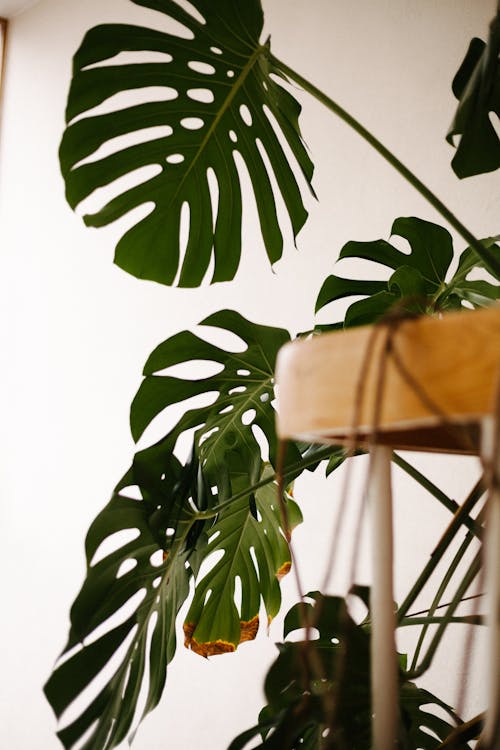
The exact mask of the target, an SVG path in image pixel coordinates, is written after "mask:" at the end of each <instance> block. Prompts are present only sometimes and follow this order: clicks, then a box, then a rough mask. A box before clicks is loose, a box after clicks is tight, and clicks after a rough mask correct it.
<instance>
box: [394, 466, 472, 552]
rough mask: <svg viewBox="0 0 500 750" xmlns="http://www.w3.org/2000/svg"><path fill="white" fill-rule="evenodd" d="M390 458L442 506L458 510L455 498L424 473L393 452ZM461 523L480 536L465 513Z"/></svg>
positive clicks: (450, 509) (453, 511)
mask: <svg viewBox="0 0 500 750" xmlns="http://www.w3.org/2000/svg"><path fill="white" fill-rule="evenodd" d="M392 460H393V463H395V464H396V466H399V468H400V469H402V470H403V471H404V472H406V473H407V474H408V475H409V476H410V477H412V479H414V480H415V481H416V482H418V483H419V484H420V486H421V487H423V488H424V489H426V490H427V492H429V493H430V494H431V495H432V496H433V497H435V498H436V500H438V501H439V502H440V503H441V505H444V507H445V508H447V509H448V510H449V511H450V512H451V513H453V514H455V513H456V512H457V511H458V509H459V508H460V506H459V504H458V503H457V502H456V500H452V499H451V498H449V497H448V495H445V493H444V492H443V491H442V490H440V489H439V487H437V486H436V485H435V484H434V483H433V482H431V481H430V479H427V477H426V476H424V474H422V473H421V472H420V471H419V470H418V469H416V468H415V467H414V466H412V465H411V464H409V463H408V461H405V459H404V458H402V456H400V455H399V454H397V453H393V454H392ZM462 523H463V524H464V526H467V528H468V529H469V530H470V531H473V532H474V533H475V535H476V536H477V537H481V533H482V531H481V526H480V524H478V523H477V522H476V521H474V519H473V518H471V517H470V516H468V515H466V516H465V518H463V520H462Z"/></svg>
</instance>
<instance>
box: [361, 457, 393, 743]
mask: <svg viewBox="0 0 500 750" xmlns="http://www.w3.org/2000/svg"><path fill="white" fill-rule="evenodd" d="M391 454H392V450H391V448H389V447H386V446H378V445H377V446H374V447H373V448H372V449H371V451H370V478H369V488H368V500H369V504H370V508H371V519H370V520H371V524H370V525H371V538H372V567H373V582H372V591H371V610H372V645H371V680H372V682H371V684H372V713H373V726H372V736H373V741H372V745H373V748H374V750H390V749H391V748H394V747H395V746H396V739H397V734H396V732H397V717H398V712H399V707H398V666H397V655H396V641H395V635H394V629H395V614H394V595H393V583H392V578H393V534H392V490H391Z"/></svg>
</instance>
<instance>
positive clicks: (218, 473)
mask: <svg viewBox="0 0 500 750" xmlns="http://www.w3.org/2000/svg"><path fill="white" fill-rule="evenodd" d="M201 325H203V326H214V327H217V328H221V329H224V330H226V331H229V332H231V333H233V334H236V335H237V336H239V337H240V339H242V341H243V342H244V343H245V344H246V349H245V350H244V351H243V352H238V353H233V352H230V351H227V350H225V349H223V348H222V347H219V346H216V345H214V344H210V343H208V342H207V341H205V340H203V339H202V338H200V337H199V336H196V335H195V334H193V333H191V332H190V331H183V332H181V333H179V334H176V335H175V336H172V337H171V338H169V339H167V340H166V341H164V342H163V343H162V344H160V345H159V346H158V347H157V348H156V349H155V350H154V352H153V353H152V354H151V356H150V357H149V359H148V361H147V362H146V366H145V368H144V374H145V376H146V377H145V379H144V381H143V383H142V385H141V386H140V388H139V391H138V392H137V395H136V397H135V398H134V401H133V403H132V408H131V417H130V421H131V427H132V434H133V436H134V438H135V439H138V438H139V437H140V436H141V434H142V433H143V431H144V430H145V428H146V427H147V425H148V424H149V423H150V422H151V420H152V419H153V418H154V417H155V416H156V415H157V414H159V413H160V412H161V411H162V410H163V409H165V407H167V406H170V405H171V404H175V403H179V402H181V401H183V400H185V399H187V398H190V397H192V396H198V395H202V394H207V393H214V394H216V400H215V401H214V403H213V404H212V405H210V406H202V407H198V408H194V409H191V410H189V411H187V412H186V413H185V414H184V415H183V416H182V417H181V418H180V419H179V420H178V422H177V423H176V424H175V425H174V426H173V427H172V428H171V429H170V430H169V431H168V433H167V434H166V436H165V437H164V438H163V439H162V440H161V441H160V442H159V443H157V444H156V445H154V446H152V447H151V448H149V449H146V450H144V451H141V452H140V453H139V454H137V456H136V459H135V462H134V463H135V467H136V479H137V480H138V481H139V483H140V484H141V485H142V483H143V482H146V483H147V482H154V478H155V476H156V477H158V475H161V473H162V468H161V460H162V459H161V457H162V456H163V455H167V456H168V455H169V454H170V453H171V452H172V450H173V448H174V446H175V443H176V441H177V438H178V437H179V435H181V434H182V433H183V432H185V431H186V430H188V429H191V428H193V427H198V428H199V429H198V431H197V433H196V445H197V451H198V455H199V459H200V463H201V465H202V467H203V474H204V476H205V477H206V478H207V481H209V482H210V483H211V484H212V485H214V486H216V487H217V489H218V495H219V501H221V500H224V499H226V498H227V497H228V496H229V495H230V494H231V473H232V469H231V466H232V465H233V463H234V462H235V461H236V463H237V466H238V472H239V471H241V467H242V466H243V465H245V466H246V471H247V474H248V476H250V475H251V474H252V473H254V472H255V470H257V472H258V471H260V462H261V448H260V446H259V443H258V441H257V438H256V437H255V434H254V432H253V430H252V427H253V425H256V426H257V427H259V428H260V430H262V435H264V437H265V439H266V440H267V443H268V446H269V455H270V460H271V463H273V465H274V464H275V461H276V452H277V438H276V429H275V411H274V407H273V400H274V367H275V361H276V355H277V353H278V350H279V349H280V347H281V346H282V345H283V344H285V343H286V342H287V341H289V340H290V336H289V334H288V332H287V331H285V330H283V329H281V328H273V327H270V326H260V325H257V324H255V323H251V322H249V321H248V320H246V319H245V318H243V317H242V316H241V315H240V314H239V313H236V312H234V311H231V310H223V311H220V312H218V313H215V314H214V315H211V316H210V317H208V318H206V319H205V320H204V321H203V322H202V324H201ZM191 360H206V361H207V362H212V363H218V364H219V365H221V366H222V369H221V371H220V372H218V373H217V374H215V375H211V376H209V377H205V378H201V379H198V380H186V379H183V378H178V377H173V376H170V375H168V374H162V375H158V374H156V373H158V372H160V371H162V370H165V369H166V368H168V367H171V366H172V365H177V364H180V363H183V362H189V361H191ZM299 459H300V451H299V450H298V448H297V447H296V446H294V445H290V446H289V449H288V460H289V461H293V460H299ZM139 474H140V475H141V476H139Z"/></svg>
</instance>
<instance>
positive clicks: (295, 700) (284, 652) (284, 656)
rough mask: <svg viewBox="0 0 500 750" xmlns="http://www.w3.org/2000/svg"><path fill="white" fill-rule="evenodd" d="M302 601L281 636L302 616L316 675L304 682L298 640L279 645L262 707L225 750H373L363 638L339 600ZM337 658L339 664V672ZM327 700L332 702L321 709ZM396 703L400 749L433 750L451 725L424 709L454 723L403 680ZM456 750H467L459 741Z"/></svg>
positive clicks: (298, 623) (367, 644)
mask: <svg viewBox="0 0 500 750" xmlns="http://www.w3.org/2000/svg"><path fill="white" fill-rule="evenodd" d="M308 598H310V599H312V600H313V602H314V604H309V603H306V604H305V608H304V609H303V608H302V607H300V606H299V605H296V606H295V607H293V608H292V609H291V610H290V612H289V613H288V614H287V616H286V619H285V637H286V636H287V635H289V634H290V633H293V632H294V631H296V630H299V629H301V628H303V627H304V619H303V618H304V614H305V617H306V621H307V620H309V622H310V623H312V624H314V626H315V627H316V628H317V630H318V633H319V637H318V638H317V639H316V640H314V641H313V642H312V646H310V647H312V648H314V649H315V651H316V661H315V662H312V663H313V664H314V663H315V664H316V665H318V664H320V665H321V674H320V675H318V674H314V673H313V675H312V680H311V682H309V681H308V679H307V672H306V670H305V669H304V642H302V641H298V642H290V641H288V642H285V643H282V644H278V649H279V652H280V653H279V656H278V658H277V659H276V661H275V662H274V664H273V665H272V666H271V669H270V670H269V672H268V674H267V677H266V681H265V693H266V698H267V700H268V705H267V706H266V707H265V708H264V709H263V710H262V712H261V714H260V716H259V723H258V724H257V726H255V727H253V728H252V729H249V730H248V731H246V732H244V733H243V734H241V735H240V736H239V737H237V738H236V739H235V740H234V741H233V742H232V743H231V745H230V748H229V750H243V748H245V747H246V746H247V745H248V743H249V742H250V741H251V740H254V739H255V737H257V736H258V735H261V737H262V742H261V743H260V744H259V745H257V746H256V745H252V747H259V748H266V750H301V749H302V748H307V749H308V750H318V749H319V748H322V747H325V748H326V747H328V748H335V750H337V749H339V750H340V748H349V750H369V748H370V747H371V746H372V743H371V696H370V637H369V632H368V630H367V629H366V627H363V626H362V625H356V623H354V621H353V620H352V619H351V618H350V616H349V614H348V612H347V608H346V605H345V602H344V600H343V599H340V598H338V597H333V596H324V597H323V596H321V595H320V594H318V593H317V592H315V593H312V594H308ZM318 606H320V607H321V609H320V613H319V616H317V614H316V608H317V607H318ZM339 659H342V660H343V662H342V670H341V671H340V672H339ZM332 697H334V699H335V706H336V710H335V724H334V726H329V722H328V718H327V717H328V712H327V710H325V705H331V699H332ZM328 699H330V704H329V703H325V700H326V701H328ZM399 705H400V723H399V740H400V745H399V746H400V747H403V748H405V749H407V750H417V748H418V750H422V749H423V750H437V748H438V747H439V746H440V744H441V742H442V741H443V740H444V739H445V738H446V737H447V736H448V735H449V734H450V732H451V731H452V730H453V729H454V728H455V726H456V724H455V722H454V723H453V724H452V723H450V722H449V721H447V720H445V719H443V718H441V716H437V715H436V714H435V713H433V712H432V710H429V708H428V707H433V708H434V709H435V708H438V709H441V710H444V711H446V712H447V713H448V714H449V716H450V717H452V720H453V717H454V714H453V712H452V710H451V709H450V707H449V706H447V705H446V704H445V703H444V702H443V701H441V700H440V699H439V698H437V697H436V696H434V695H432V694H431V693H429V692H428V691H426V690H422V689H421V688H419V687H417V686H416V685H415V684H413V683H410V682H407V681H403V682H401V684H400V689H399ZM424 706H425V707H426V708H425V710H424ZM327 730H328V734H327ZM325 735H326V736H325ZM456 748H457V750H470V747H469V745H468V744H467V743H466V742H465V741H463V740H459V741H458V743H457V745H456Z"/></svg>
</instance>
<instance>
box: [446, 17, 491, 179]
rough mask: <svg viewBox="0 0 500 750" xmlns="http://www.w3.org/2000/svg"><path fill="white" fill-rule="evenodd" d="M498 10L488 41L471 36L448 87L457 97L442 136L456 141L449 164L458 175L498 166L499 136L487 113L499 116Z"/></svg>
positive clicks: (481, 171)
mask: <svg viewBox="0 0 500 750" xmlns="http://www.w3.org/2000/svg"><path fill="white" fill-rule="evenodd" d="M499 55H500V10H499V11H498V12H497V15H496V17H495V18H494V19H493V21H492V22H491V25H490V34H489V39H488V44H485V43H484V42H483V41H482V40H481V39H477V38H474V39H472V41H471V43H470V45H469V49H468V50H467V54H466V56H465V58H464V61H463V62H462V64H461V66H460V68H459V70H458V72H457V74H456V76H455V78H454V79H453V84H452V89H453V93H454V94H455V96H456V98H457V99H458V101H459V104H458V108H457V111H456V113H455V117H454V119H453V122H452V124H451V126H450V130H449V132H448V134H447V136H446V139H447V140H448V141H449V143H451V144H452V145H453V143H454V138H455V137H456V136H460V141H459V143H458V146H457V150H456V153H455V156H454V157H453V160H452V162H451V165H452V167H453V169H454V171H455V173H456V174H457V175H458V177H470V176H471V175H475V174H482V173H483V172H492V171H493V170H495V169H498V167H500V140H499V138H498V135H497V133H496V131H495V128H494V126H493V123H492V122H491V120H490V116H491V115H493V116H494V117H496V118H498V117H500V62H499Z"/></svg>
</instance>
